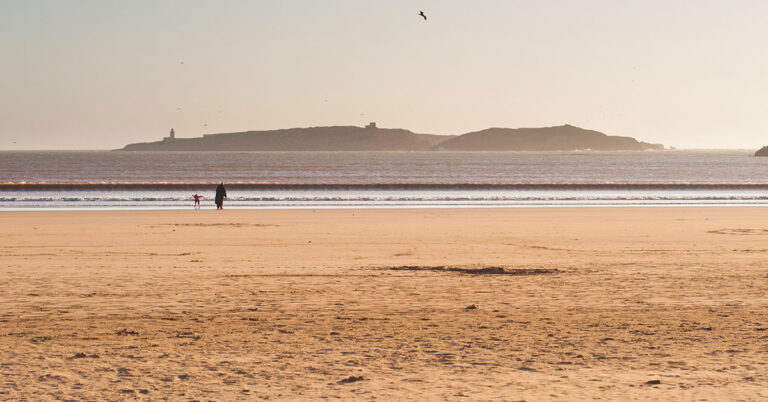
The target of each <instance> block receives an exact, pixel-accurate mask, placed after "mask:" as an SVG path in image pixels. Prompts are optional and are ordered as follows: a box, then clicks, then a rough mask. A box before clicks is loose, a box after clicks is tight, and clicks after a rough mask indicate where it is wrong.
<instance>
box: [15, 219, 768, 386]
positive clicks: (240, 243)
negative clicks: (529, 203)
mask: <svg viewBox="0 0 768 402" xmlns="http://www.w3.org/2000/svg"><path fill="white" fill-rule="evenodd" d="M0 256H1V258H2V260H1V261H2V262H1V263H0V305H1V306H2V310H1V311H0V399H2V400H5V399H48V398H57V399H99V400H103V399H125V398H140V399H163V398H168V399H174V400H178V399H182V400H183V399H202V400H208V399H216V400H230V399H257V398H264V399H280V400H284V399H318V398H324V397H330V398H354V399H374V398H376V399H384V400H404V399H405V400H429V399H435V400H442V399H448V400H476V399H495V400H527V401H535V400H549V399H564V400H584V399H608V400H632V399H634V400H647V399H662V400H694V399H697V400H698V399H703V400H728V399H733V400H736V399H741V400H760V399H762V400H765V399H766V398H768V377H767V376H766V373H768V370H767V367H766V362H768V311H767V310H766V306H767V304H768V277H766V274H768V263H766V261H767V258H766V257H768V208H578V209H569V208H553V209H460V210H459V209H456V210H447V209H426V210H324V211H320V210H318V211H311V210H306V211H256V210H252V211H234V210H225V211H212V210H208V211H205V210H204V211H193V210H189V211H170V212H169V211H147V212H5V213H0ZM401 266H410V267H411V268H407V269H399V270H393V269H391V268H392V267H401ZM439 266H444V267H453V268H458V269H459V270H451V269H439V268H434V267H439ZM483 267H503V268H505V269H506V270H507V271H505V272H512V273H516V272H518V271H515V270H516V269H525V270H530V271H520V272H518V273H524V274H526V275H498V274H494V273H499V272H494V270H490V272H486V273H484V274H473V273H471V271H470V270H471V269H477V268H483ZM548 270H556V271H548ZM472 305H474V307H476V308H469V309H468V308H467V307H469V306H472ZM350 377H353V378H351V379H350ZM359 377H362V380H360V378H359ZM345 379H348V381H344V380H345ZM354 380H359V381H354ZM654 380H657V381H659V382H660V383H659V384H646V382H648V381H654Z"/></svg>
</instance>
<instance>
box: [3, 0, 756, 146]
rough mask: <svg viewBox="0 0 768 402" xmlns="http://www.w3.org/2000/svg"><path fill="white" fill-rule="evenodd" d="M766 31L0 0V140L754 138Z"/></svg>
mask: <svg viewBox="0 0 768 402" xmlns="http://www.w3.org/2000/svg"><path fill="white" fill-rule="evenodd" d="M419 10H423V11H424V13H425V14H426V15H427V17H428V20H427V21H424V20H423V19H422V18H421V17H419V16H418V12H419ZM766 38H768V2H766V1H762V0H761V1H756V0H755V1H748V0H720V1H713V0H695V1H694V0H676V1H668V0H665V1H661V0H642V1H630V0H626V1H616V0H579V1H577V0H560V1H555V0H499V1H493V0H473V1H466V0H434V1H428V0H422V1H418V0H417V1H414V0H409V1H398V0H387V1H374V0H335V1H332V0H305V1H300V0H269V1H267V0H263V1H262V0H226V1H197V0H178V1H172V0H131V1H124V0H61V1H49V0H0V150H15V149H114V148H120V147H122V146H123V145H125V144H127V143H132V142H145V141H156V140H159V139H161V138H162V137H163V136H166V135H168V131H169V130H170V129H171V127H173V128H174V129H175V131H176V136H177V137H197V136H201V135H203V134H207V133H221V132H237V131H247V130H269V129H278V128H291V127H311V126H327V125H357V126H362V125H365V124H367V123H368V122H371V121H375V122H377V123H378V125H379V127H387V128H406V129H409V130H411V131H414V132H417V133H425V134H462V133H466V132H472V131H478V130H482V129H485V128H488V127H510V128H518V127H544V126H556V125H562V124H572V125H575V126H579V127H583V128H588V129H593V130H598V131H602V132H604V133H606V134H609V135H621V136H631V137H635V138H637V139H638V140H641V141H646V142H652V143H663V144H665V145H668V146H674V147H678V148H698V149H703V148H741V149H757V148H759V147H761V146H763V145H766V144H768V41H766Z"/></svg>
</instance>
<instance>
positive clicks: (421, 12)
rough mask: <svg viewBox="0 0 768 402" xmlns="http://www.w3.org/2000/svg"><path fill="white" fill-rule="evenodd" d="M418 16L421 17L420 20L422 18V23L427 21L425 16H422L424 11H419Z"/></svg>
mask: <svg viewBox="0 0 768 402" xmlns="http://www.w3.org/2000/svg"><path fill="white" fill-rule="evenodd" d="M419 16H421V18H424V21H426V20H427V16H426V15H424V11H421V10H419Z"/></svg>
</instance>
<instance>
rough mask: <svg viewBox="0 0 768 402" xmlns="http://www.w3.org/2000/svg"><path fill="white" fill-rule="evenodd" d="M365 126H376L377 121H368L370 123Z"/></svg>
mask: <svg viewBox="0 0 768 402" xmlns="http://www.w3.org/2000/svg"><path fill="white" fill-rule="evenodd" d="M365 128H376V122H375V121H372V122H370V123H368V125H367V126H365Z"/></svg>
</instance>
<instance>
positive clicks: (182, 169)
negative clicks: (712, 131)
mask: <svg viewBox="0 0 768 402" xmlns="http://www.w3.org/2000/svg"><path fill="white" fill-rule="evenodd" d="M751 154H752V152H751V151H649V152H591V151H584V152H548V153H538V152H446V151H437V152H165V153H158V152H120V151H66V152H58V151H46V152H37V151H24V152H15V151H14V152H10V151H7V152H0V210H36V209H165V208H169V209H178V208H192V205H193V201H192V195H193V194H195V193H197V194H200V195H202V196H203V207H204V208H213V196H214V192H215V188H216V185H217V184H218V183H219V182H224V183H225V186H226V187H227V193H228V198H227V200H226V202H225V208H367V207H376V208H422V207H528V206H664V205H675V206H696V205H768V158H758V157H753V156H751Z"/></svg>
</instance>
